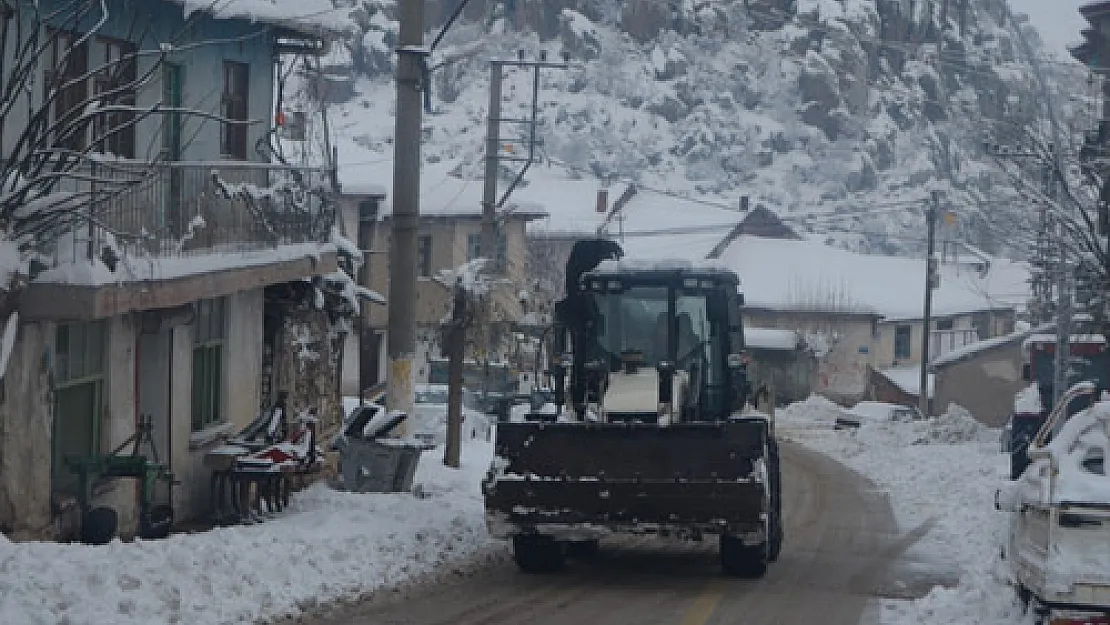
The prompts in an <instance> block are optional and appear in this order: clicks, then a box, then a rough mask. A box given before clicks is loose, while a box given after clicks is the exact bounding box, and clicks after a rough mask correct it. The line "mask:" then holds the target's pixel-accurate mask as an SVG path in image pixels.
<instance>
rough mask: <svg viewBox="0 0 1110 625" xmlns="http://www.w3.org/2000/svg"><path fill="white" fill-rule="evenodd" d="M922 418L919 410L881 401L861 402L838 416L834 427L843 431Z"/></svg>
mask: <svg viewBox="0 0 1110 625" xmlns="http://www.w3.org/2000/svg"><path fill="white" fill-rule="evenodd" d="M920 418H921V413H920V412H919V411H918V410H917V408H911V407H909V406H901V405H899V404H889V403H887V402H881V401H861V402H859V403H858V404H856V405H855V406H852V407H851V408H850V409H849V410H847V411H846V412H842V413H840V414H839V415H837V417H836V422H835V424H834V426H833V427H835V428H836V429H838V430H842V429H849V428H858V427H860V426H861V425H863V424H864V423H882V422H892V421H913V420H914V419H920Z"/></svg>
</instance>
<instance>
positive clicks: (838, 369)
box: [744, 309, 875, 402]
mask: <svg viewBox="0 0 1110 625" xmlns="http://www.w3.org/2000/svg"><path fill="white" fill-rule="evenodd" d="M744 315H745V323H748V324H751V325H753V326H758V327H761V328H778V329H783V330H794V331H796V332H799V333H800V334H801V335H802V336H803V337H807V341H809V342H810V343H811V345H810V346H811V347H813V348H814V350H815V351H816V352H818V362H817V378H816V381H815V383H814V387H813V390H814V392H816V393H819V394H821V395H824V396H826V397H828V398H830V399H832V400H834V401H840V402H854V401H856V400H858V399H859V398H861V397H862V396H863V394H864V393H865V392H866V391H867V369H868V367H870V366H872V365H873V363H874V361H873V358H874V352H875V336H874V328H873V324H872V322H871V317H869V316H865V315H855V314H846V313H820V312H813V311H771V310H759V309H747V310H745V311H744ZM813 337H820V338H817V339H816V340H811V339H812V338H813Z"/></svg>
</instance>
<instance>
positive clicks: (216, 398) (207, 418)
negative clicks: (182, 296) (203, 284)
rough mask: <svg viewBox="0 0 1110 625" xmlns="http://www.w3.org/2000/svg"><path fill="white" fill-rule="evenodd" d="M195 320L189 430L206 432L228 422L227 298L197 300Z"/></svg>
mask: <svg viewBox="0 0 1110 625" xmlns="http://www.w3.org/2000/svg"><path fill="white" fill-rule="evenodd" d="M195 306H196V316H195V318H194V320H193V352H192V371H191V379H192V383H191V387H190V389H189V397H190V410H189V413H190V421H189V424H190V428H191V431H192V432H193V433H197V432H203V431H205V430H208V429H210V428H213V427H218V426H220V425H222V424H224V423H226V422H227V420H228V417H227V406H226V399H227V393H226V392H225V389H224V382H225V378H226V375H225V371H226V370H227V367H226V365H227V352H226V350H225V349H224V347H225V345H226V342H227V298H223V297H217V298H213V299H202V300H198V301H197V302H196V304H195Z"/></svg>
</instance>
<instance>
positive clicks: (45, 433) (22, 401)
mask: <svg viewBox="0 0 1110 625" xmlns="http://www.w3.org/2000/svg"><path fill="white" fill-rule="evenodd" d="M54 328H55V325H54V323H52V322H43V323H28V324H22V325H21V326H20V328H19V334H18V336H17V339H16V343H15V348H14V350H13V351H12V354H11V359H10V360H9V362H8V368H7V371H6V373H5V376H4V380H3V383H2V388H3V395H2V397H0V532H3V533H4V534H7V535H8V536H9V537H11V538H13V539H17V540H19V539H47V538H50V537H51V536H52V535H53V528H52V514H51V506H50V462H51V456H52V453H53V452H52V447H51V432H52V431H53V429H54V414H53V410H52V403H51V399H50V398H51V394H50V374H49V371H50V367H51V361H52V354H53V346H54Z"/></svg>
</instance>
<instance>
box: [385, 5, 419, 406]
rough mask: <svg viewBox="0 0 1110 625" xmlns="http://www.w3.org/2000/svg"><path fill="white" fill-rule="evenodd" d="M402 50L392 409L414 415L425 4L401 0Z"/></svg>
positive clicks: (392, 270) (392, 253) (392, 273)
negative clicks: (417, 244) (417, 235)
mask: <svg viewBox="0 0 1110 625" xmlns="http://www.w3.org/2000/svg"><path fill="white" fill-rule="evenodd" d="M400 12H401V15H400V18H401V25H400V37H399V42H398V43H399V47H398V48H397V122H396V131H395V133H394V138H393V146H394V163H393V237H392V240H391V242H390V246H389V320H388V323H389V325H388V337H387V340H388V343H389V370H388V371H387V372H386V400H387V402H388V404H389V408H390V409H391V410H400V411H402V412H405V413H406V414H409V415H411V414H413V402H414V398H413V383H412V369H413V361H414V360H415V359H416V230H417V226H418V223H419V220H420V125H421V117H422V112H423V110H424V109H423V107H422V104H421V79H422V77H423V75H424V72H423V71H422V70H423V67H424V61H425V57H426V56H427V51H426V50H424V49H423V47H422V46H423V45H424V0H400Z"/></svg>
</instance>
